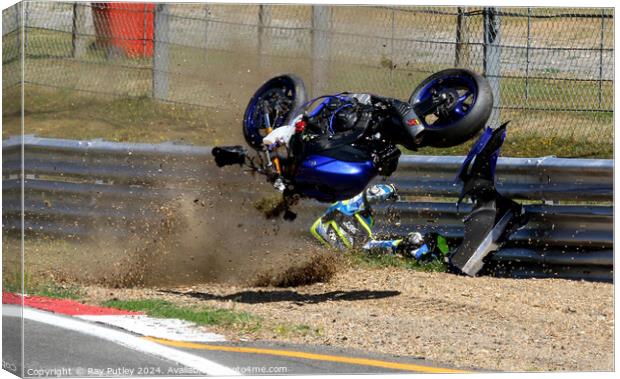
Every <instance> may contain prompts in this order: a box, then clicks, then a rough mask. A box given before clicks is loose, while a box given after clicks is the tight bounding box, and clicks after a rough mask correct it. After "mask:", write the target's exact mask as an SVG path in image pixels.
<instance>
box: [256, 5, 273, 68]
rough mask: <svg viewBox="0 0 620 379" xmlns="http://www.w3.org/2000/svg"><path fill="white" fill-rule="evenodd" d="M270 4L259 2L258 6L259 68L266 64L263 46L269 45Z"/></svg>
mask: <svg viewBox="0 0 620 379" xmlns="http://www.w3.org/2000/svg"><path fill="white" fill-rule="evenodd" d="M271 7H272V6H271V5H266V4H261V5H259V6H258V46H257V50H258V57H259V64H260V67H261V68H265V67H266V66H267V62H266V58H265V51H264V49H265V47H266V46H269V28H268V27H269V26H270V25H271Z"/></svg>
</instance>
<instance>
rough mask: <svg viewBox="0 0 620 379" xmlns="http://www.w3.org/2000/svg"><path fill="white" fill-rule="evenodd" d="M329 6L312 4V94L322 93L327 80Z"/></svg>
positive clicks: (330, 13) (329, 27)
mask: <svg viewBox="0 0 620 379" xmlns="http://www.w3.org/2000/svg"><path fill="white" fill-rule="evenodd" d="M331 15H332V12H331V8H330V7H329V6H325V5H314V6H312V94H313V96H319V95H322V94H324V92H325V90H326V88H327V85H326V83H327V81H328V72H329V70H328V68H329V67H328V66H329V57H330V36H329V30H330V29H331Z"/></svg>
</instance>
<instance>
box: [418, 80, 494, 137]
mask: <svg viewBox="0 0 620 379" xmlns="http://www.w3.org/2000/svg"><path fill="white" fill-rule="evenodd" d="M409 103H410V104H411V105H412V106H413V108H414V110H415V112H416V113H417V115H418V116H419V117H420V120H421V121H422V123H423V124H424V127H425V130H424V131H423V132H422V133H421V134H420V136H419V137H420V138H421V139H422V141H421V146H432V147H451V146H456V145H459V144H461V143H463V142H465V141H467V140H469V139H470V138H472V137H473V136H474V135H476V133H478V132H479V131H480V130H481V129H482V128H484V126H485V125H486V123H487V121H488V119H489V116H490V115H491V111H492V109H493V93H492V92H491V86H490V85H489V82H488V81H487V80H486V79H485V78H484V77H482V76H481V75H479V74H477V73H475V72H473V71H470V70H465V69H447V70H443V71H439V72H437V73H435V74H433V75H431V76H429V77H428V78H426V79H425V80H423V81H422V82H421V83H420V84H419V85H418V86H417V88H416V89H415V90H414V91H413V93H412V94H411V97H410V98H409Z"/></svg>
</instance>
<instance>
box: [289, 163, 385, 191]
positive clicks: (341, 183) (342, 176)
mask: <svg viewBox="0 0 620 379" xmlns="http://www.w3.org/2000/svg"><path fill="white" fill-rule="evenodd" d="M376 175H377V170H376V168H375V166H374V165H373V163H372V161H371V160H367V161H362V162H346V161H342V160H338V159H335V158H332V157H326V156H323V155H319V154H312V155H309V156H308V157H306V158H305V159H304V161H303V162H302V163H301V165H300V167H299V168H298V170H297V174H296V175H295V182H296V185H297V189H298V190H299V192H300V193H301V194H302V195H303V196H307V197H311V198H314V199H317V200H318V201H339V200H346V199H350V198H351V197H353V196H355V195H357V194H359V193H360V192H362V191H363V190H364V189H365V188H366V186H367V185H368V183H369V182H370V181H371V180H372V178H374V177H375V176H376Z"/></svg>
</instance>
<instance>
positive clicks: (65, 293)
mask: <svg viewBox="0 0 620 379" xmlns="http://www.w3.org/2000/svg"><path fill="white" fill-rule="evenodd" d="M2 291H4V292H12V293H21V292H22V280H21V275H20V274H19V273H17V272H14V273H9V272H3V275H2ZM24 291H25V293H26V294H28V295H38V296H45V297H51V298H55V299H72V300H78V299H80V298H82V297H83V295H84V293H83V291H82V289H81V288H80V287H78V286H76V285H73V284H59V283H53V282H50V281H45V282H38V283H33V281H32V280H31V279H30V275H28V274H26V275H24Z"/></svg>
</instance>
